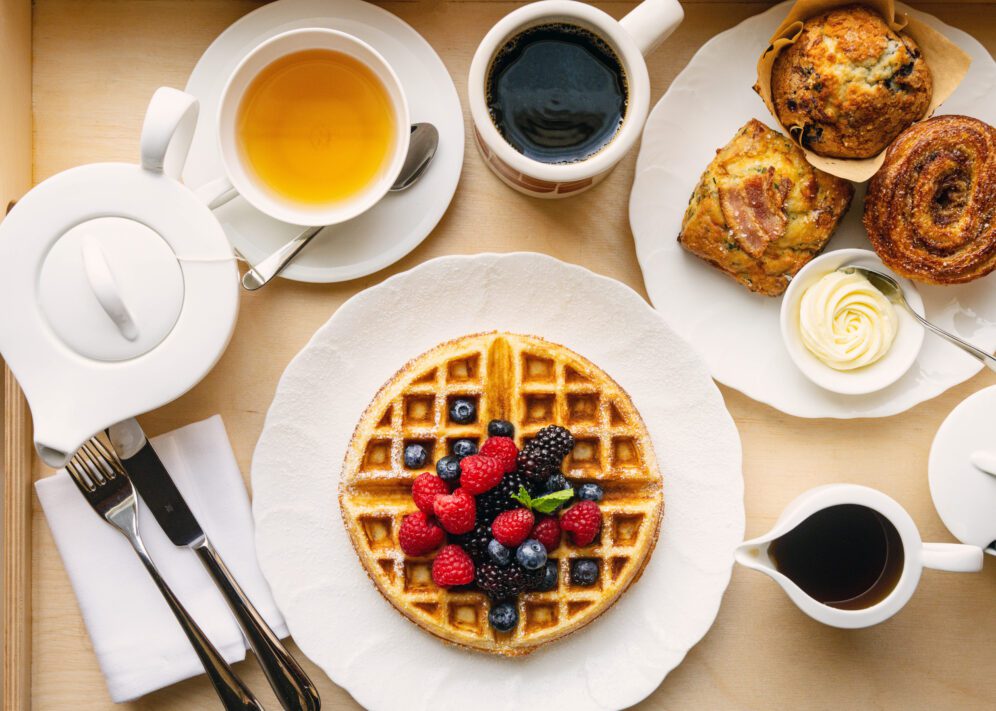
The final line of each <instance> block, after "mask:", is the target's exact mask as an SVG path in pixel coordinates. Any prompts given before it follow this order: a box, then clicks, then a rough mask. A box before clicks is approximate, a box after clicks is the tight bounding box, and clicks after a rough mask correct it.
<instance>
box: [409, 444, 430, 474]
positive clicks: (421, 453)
mask: <svg viewBox="0 0 996 711" xmlns="http://www.w3.org/2000/svg"><path fill="white" fill-rule="evenodd" d="M428 460H429V454H428V452H426V451H425V447H423V446H422V445H421V444H409V445H406V446H405V466H406V467H408V468H409V469H421V468H422V467H424V466H425V463H426V462H427V461H428Z"/></svg>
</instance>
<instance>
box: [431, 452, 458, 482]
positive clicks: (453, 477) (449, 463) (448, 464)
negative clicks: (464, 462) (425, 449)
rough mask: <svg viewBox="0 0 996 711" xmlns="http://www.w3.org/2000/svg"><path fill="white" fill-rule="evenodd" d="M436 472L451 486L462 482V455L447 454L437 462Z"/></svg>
mask: <svg viewBox="0 0 996 711" xmlns="http://www.w3.org/2000/svg"><path fill="white" fill-rule="evenodd" d="M436 474H438V475H439V478H440V479H442V480H443V481H445V482H446V483H447V484H449V485H450V486H457V485H459V483H460V457H457V456H455V455H453V454H447V455H446V456H445V457H443V458H442V459H440V460H439V461H438V462H436Z"/></svg>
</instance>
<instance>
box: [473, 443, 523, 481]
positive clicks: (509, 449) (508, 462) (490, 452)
mask: <svg viewBox="0 0 996 711" xmlns="http://www.w3.org/2000/svg"><path fill="white" fill-rule="evenodd" d="M481 454H483V455H484V456H486V457H493V458H495V459H497V460H498V463H499V464H500V465H501V472H502V474H508V473H509V472H514V471H515V465H516V460H517V459H518V457H519V449H518V447H516V446H515V442H513V441H512V440H511V438H509V437H490V438H488V440H487V441H486V442H485V443H484V444H483V445H481Z"/></svg>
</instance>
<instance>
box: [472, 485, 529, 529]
mask: <svg viewBox="0 0 996 711" xmlns="http://www.w3.org/2000/svg"><path fill="white" fill-rule="evenodd" d="M522 486H525V487H526V489H527V490H528V491H532V488H533V483H532V482H531V481H529V480H527V479H526V478H525V477H524V476H522V474H520V473H519V472H511V473H509V474H506V475H505V476H504V478H503V479H502V480H501V483H500V484H499V485H498V486H496V487H495V488H494V489H492V490H491V491H488V492H485V493H484V494H481V495H480V496H479V497H477V519H478V520H479V521H486V522H488V523H491V522H492V521H494V520H495V518H496V517H497V516H498V514H500V513H502V512H504V511H511V510H512V509H514V508H518V507H519V506H520V504H519V502H518V501H516V500H515V499H513V498H512V494H517V493H519V487H522Z"/></svg>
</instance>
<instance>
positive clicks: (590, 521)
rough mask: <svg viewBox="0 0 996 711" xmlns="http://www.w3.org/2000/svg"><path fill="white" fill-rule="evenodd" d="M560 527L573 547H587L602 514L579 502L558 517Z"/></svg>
mask: <svg viewBox="0 0 996 711" xmlns="http://www.w3.org/2000/svg"><path fill="white" fill-rule="evenodd" d="M560 527H561V528H563V529H564V530H565V531H568V532H570V534H571V542H572V543H573V544H574V545H576V546H582V547H583V546H587V545H589V544H590V543H591V542H592V541H594V540H595V536H597V535H598V530H599V529H600V528H601V527H602V512H601V510H599V508H598V504H596V503H595V502H594V501H579V502H577V503H576V504H574V505H573V506H571V507H570V508H569V509H567V510H566V511H565V512H564V514H563V515H562V516H561V517H560ZM444 528H445V526H444ZM447 530H449V529H447Z"/></svg>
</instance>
